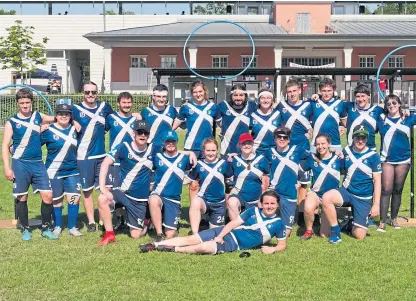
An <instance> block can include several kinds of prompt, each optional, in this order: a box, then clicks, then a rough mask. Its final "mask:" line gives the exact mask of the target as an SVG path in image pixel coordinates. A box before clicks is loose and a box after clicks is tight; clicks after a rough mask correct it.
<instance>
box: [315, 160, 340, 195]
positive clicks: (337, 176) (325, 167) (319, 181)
mask: <svg viewBox="0 0 416 301" xmlns="http://www.w3.org/2000/svg"><path fill="white" fill-rule="evenodd" d="M313 157H314V159H315V162H316V161H318V162H319V163H318V164H319V166H321V167H322V168H323V169H322V171H321V173H320V174H319V177H318V178H317V179H316V181H315V183H314V184H313V187H312V188H311V190H312V191H314V192H319V191H320V190H321V186H322V184H323V182H324V180H325V178H326V176H327V175H328V174H330V175H332V176H333V177H334V178H335V179H337V180H338V181H339V180H340V179H341V173H340V172H339V171H338V170H335V169H333V168H332V164H334V162H335V161H336V160H337V158H338V157H337V156H336V155H335V156H333V157H332V159H331V160H329V162H328V164H324V163H323V162H322V161H321V160H317V158H316V157H315V155H313Z"/></svg>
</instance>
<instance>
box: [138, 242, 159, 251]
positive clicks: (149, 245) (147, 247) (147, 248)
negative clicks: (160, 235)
mask: <svg viewBox="0 0 416 301" xmlns="http://www.w3.org/2000/svg"><path fill="white" fill-rule="evenodd" d="M139 250H140V251H141V252H142V253H147V252H150V251H154V250H156V247H155V245H154V244H153V243H152V242H148V243H146V244H141V245H140V246H139Z"/></svg>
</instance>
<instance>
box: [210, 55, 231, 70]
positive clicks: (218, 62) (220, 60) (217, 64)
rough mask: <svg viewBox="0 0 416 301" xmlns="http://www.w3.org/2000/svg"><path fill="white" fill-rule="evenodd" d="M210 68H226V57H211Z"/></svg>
mask: <svg viewBox="0 0 416 301" xmlns="http://www.w3.org/2000/svg"><path fill="white" fill-rule="evenodd" d="M212 68H228V56H213V57H212Z"/></svg>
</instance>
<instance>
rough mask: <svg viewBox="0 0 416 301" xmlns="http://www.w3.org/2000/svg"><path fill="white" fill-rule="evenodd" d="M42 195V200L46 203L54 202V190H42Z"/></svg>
mask: <svg viewBox="0 0 416 301" xmlns="http://www.w3.org/2000/svg"><path fill="white" fill-rule="evenodd" d="M40 197H41V198H42V201H43V202H44V203H45V204H48V205H49V204H52V203H53V199H52V192H41V193H40Z"/></svg>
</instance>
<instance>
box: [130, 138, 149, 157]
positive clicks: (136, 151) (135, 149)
mask: <svg viewBox="0 0 416 301" xmlns="http://www.w3.org/2000/svg"><path fill="white" fill-rule="evenodd" d="M130 146H131V149H132V150H133V151H134V152H135V153H138V154H141V153H143V152H145V151H147V148H148V147H149V145H147V146H146V148H145V149H144V150H143V151H139V150H138V149H137V146H136V144H135V143H134V141H132V142H130Z"/></svg>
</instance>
